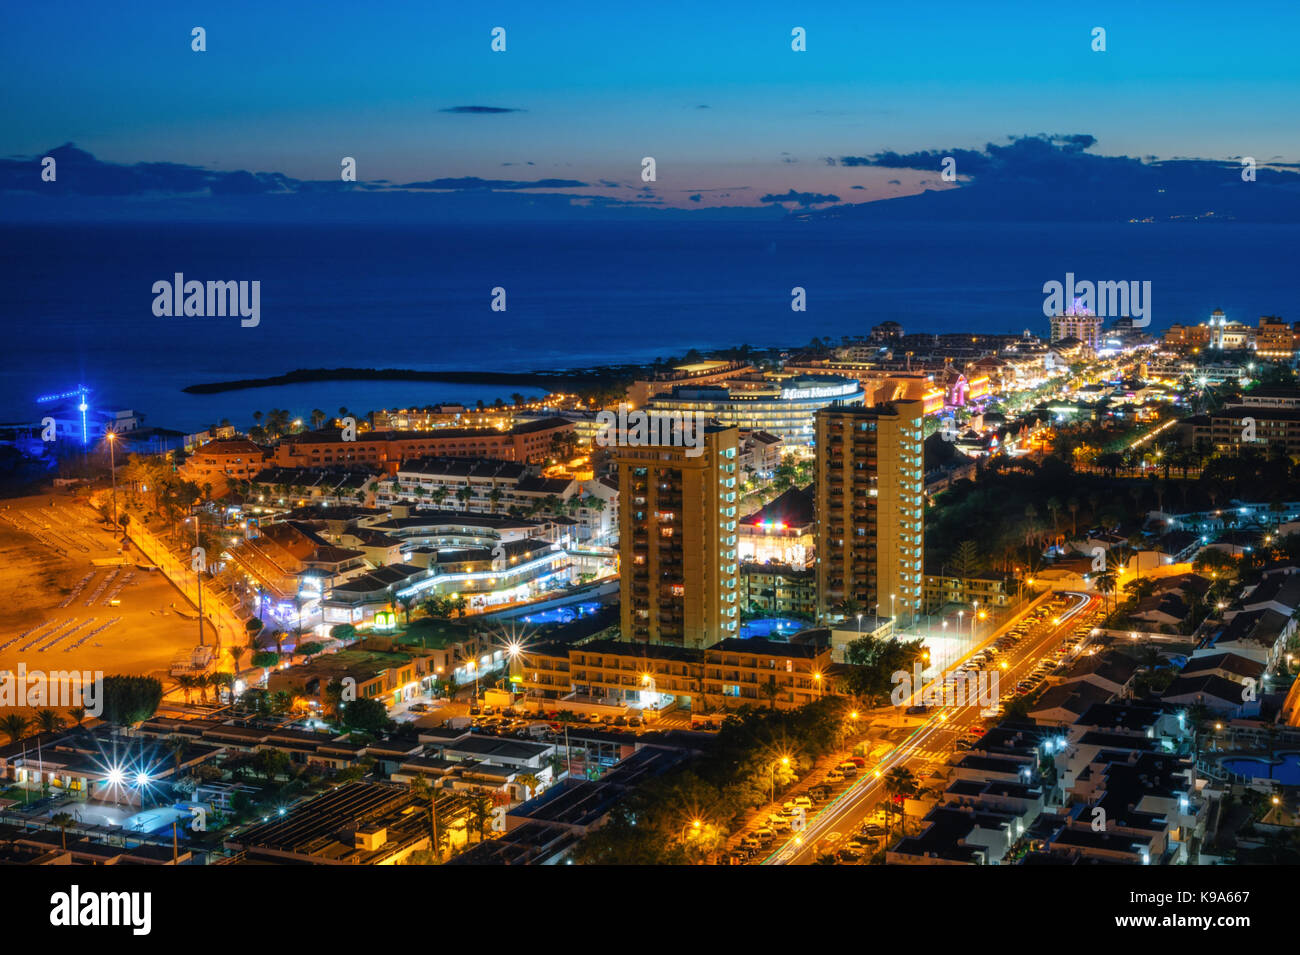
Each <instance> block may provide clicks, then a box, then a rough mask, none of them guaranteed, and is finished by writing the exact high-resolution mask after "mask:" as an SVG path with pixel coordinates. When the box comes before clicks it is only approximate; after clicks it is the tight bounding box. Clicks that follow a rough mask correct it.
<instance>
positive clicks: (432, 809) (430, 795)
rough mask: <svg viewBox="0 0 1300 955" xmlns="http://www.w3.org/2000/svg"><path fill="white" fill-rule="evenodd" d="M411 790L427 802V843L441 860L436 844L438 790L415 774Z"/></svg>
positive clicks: (440, 852)
mask: <svg viewBox="0 0 1300 955" xmlns="http://www.w3.org/2000/svg"><path fill="white" fill-rule="evenodd" d="M411 792H413V793H414V794H415V797H416V798H417V799H424V800H427V801H428V803H429V844H430V847H431V848H432V849H433V857H434V858H435V859H437V860H438V861H439V862H441V861H442V850H441V849H440V848H439V846H438V792H437V790H436V789H434V788H433V787H432V786H430V785H429V784H428V782H426V781H425V778H424V777H423V776H416V777H415V779H413V780H412V781H411Z"/></svg>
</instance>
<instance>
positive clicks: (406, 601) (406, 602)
mask: <svg viewBox="0 0 1300 955" xmlns="http://www.w3.org/2000/svg"><path fill="white" fill-rule="evenodd" d="M397 602H398V603H399V604H401V605H402V611H403V612H404V613H405V614H406V625H407V626H408V627H409V626H410V625H411V605H412V604H414V603H415V595H414V594H405V595H403V594H398V596H397Z"/></svg>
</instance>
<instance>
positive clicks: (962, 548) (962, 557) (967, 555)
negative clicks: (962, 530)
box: [952, 540, 979, 603]
mask: <svg viewBox="0 0 1300 955" xmlns="http://www.w3.org/2000/svg"><path fill="white" fill-rule="evenodd" d="M952 563H953V572H954V573H955V574H956V575H957V578H958V579H959V580H960V581H961V595H960V596H959V597H958V598H957V599H958V602H960V603H965V602H966V581H967V580H969V579H970V578H971V577H973V576H974V575H975V573H976V572H977V571H978V570H979V548H978V547H977V546H976V544H975V542H974V541H972V540H964V541H962V542H961V543H960V544H958V545H957V550H956V551H955V552H954V553H953V558H952Z"/></svg>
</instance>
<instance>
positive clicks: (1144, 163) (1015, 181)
mask: <svg viewBox="0 0 1300 955" xmlns="http://www.w3.org/2000/svg"><path fill="white" fill-rule="evenodd" d="M1096 142H1097V140H1096V137H1094V136H1092V135H1089V134H1087V133H1071V134H1065V135H1061V134H1048V133H1039V134H1037V135H1033V136H1019V137H1012V136H1008V137H1007V142H1005V143H988V144H987V145H985V146H984V148H983V149H961V148H949V149H926V150H921V151H918V152H910V153H898V152H893V151H885V152H880V153H875V154H873V155H870V156H844V157H842V158H841V159H840V164H841V165H844V166H875V167H878V168H882V169H911V170H917V171H919V172H923V173H930V174H931V175H929V176H925V177H924V178H922V179H921V180H920V185H922V186H935V187H938V186H940V185H941V183H940V182H939V180H937V179H935V178H934V176H933V174H935V173H938V172H939V171H940V170H941V169H942V168H943V165H944V160H945V159H947V158H948V157H951V158H952V159H953V160H954V161H955V163H956V173H957V175H958V177H959V179H958V182H959V188H956V189H952V188H946V189H945V188H938V189H929V190H927V191H925V192H923V193H920V194H918V195H914V196H908V197H903V198H897V199H891V200H888V201H885V202H875V203H857V204H854V205H852V206H849V207H845V208H846V209H851V210H852V214H853V215H861V216H871V217H882V216H884V217H899V218H911V219H916V220H921V219H925V220H930V219H940V218H942V219H951V220H966V221H1005V220H1018V221H1046V220H1055V221H1062V222H1071V221H1120V222H1126V221H1130V220H1133V219H1144V218H1150V219H1157V220H1169V219H1188V218H1195V217H1199V216H1203V215H1205V214H1206V213H1207V212H1211V213H1212V214H1213V216H1214V217H1215V218H1216V219H1221V220H1231V219H1236V220H1239V221H1256V222H1276V221H1286V222H1294V221H1300V188H1297V187H1298V186H1300V182H1297V180H1296V177H1295V175H1294V174H1293V173H1292V172H1290V171H1289V170H1286V169H1281V168H1277V167H1274V168H1271V169H1266V168H1264V167H1262V166H1261V167H1260V168H1259V170H1258V172H1257V180H1256V182H1255V183H1253V184H1252V188H1251V189H1241V188H1239V186H1240V182H1241V177H1240V174H1241V165H1240V163H1239V162H1233V161H1223V160H1211V159H1167V160H1151V159H1147V160H1143V159H1140V158H1137V157H1134V156H1101V155H1096V154H1094V153H1090V152H1089V151H1088V150H1089V149H1091V148H1092V147H1093V146H1094V145H1096ZM889 181H890V183H891V184H892V185H901V184H902V183H901V181H900V180H898V179H891V180H889ZM943 185H951V184H943Z"/></svg>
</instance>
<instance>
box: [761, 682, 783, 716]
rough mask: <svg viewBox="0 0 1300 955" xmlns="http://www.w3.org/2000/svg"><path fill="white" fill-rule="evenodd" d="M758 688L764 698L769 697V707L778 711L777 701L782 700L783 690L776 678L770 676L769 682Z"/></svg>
mask: <svg viewBox="0 0 1300 955" xmlns="http://www.w3.org/2000/svg"><path fill="white" fill-rule="evenodd" d="M758 688H759V690H760V692H762V694H763V696H765V697H767V705H768V707H770V708H771V709H776V701H777V700H779V699H780V698H781V688H780V687H779V686H777V684H776V677H775V676H769V677H768V678H767V682H766V683H760V684H759V687H758Z"/></svg>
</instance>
